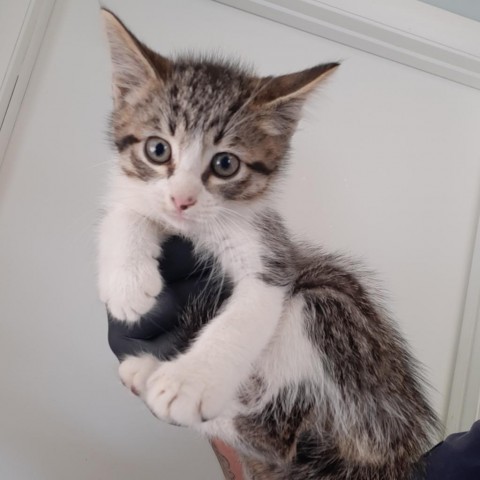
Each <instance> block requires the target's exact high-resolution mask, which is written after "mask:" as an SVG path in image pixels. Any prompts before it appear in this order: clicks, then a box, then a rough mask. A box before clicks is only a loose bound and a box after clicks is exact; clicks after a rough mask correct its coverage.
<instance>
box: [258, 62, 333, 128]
mask: <svg viewBox="0 0 480 480" xmlns="http://www.w3.org/2000/svg"><path fill="white" fill-rule="evenodd" d="M339 65H340V64H339V63H336V62H332V63H324V64H321V65H317V66H315V67H312V68H308V69H306V70H302V71H301V72H295V73H290V74H287V75H281V76H279V77H264V78H261V79H260V84H259V86H258V94H257V95H256V96H255V100H254V104H255V105H256V106H257V107H260V108H261V109H264V110H267V111H268V110H269V111H271V112H272V113H273V114H274V115H275V116H276V117H277V118H276V120H277V122H275V123H276V124H277V126H276V127H274V126H273V125H272V127H273V129H277V130H280V131H281V132H279V133H284V131H285V130H290V129H292V128H294V127H295V125H296V124H297V122H298V120H299V118H300V113H301V108H302V106H303V104H304V102H305V100H306V99H307V97H308V96H309V94H310V93H311V92H313V91H314V90H315V88H316V87H317V86H318V85H319V83H321V82H322V81H323V80H324V79H325V78H326V77H327V76H328V75H329V74H330V73H332V72H333V71H334V70H335V69H336V68H337V67H338V66H339Z"/></svg>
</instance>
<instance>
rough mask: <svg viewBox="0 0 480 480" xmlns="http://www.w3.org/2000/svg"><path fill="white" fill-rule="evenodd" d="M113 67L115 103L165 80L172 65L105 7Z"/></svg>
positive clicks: (105, 21) (105, 19) (104, 16)
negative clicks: (148, 83) (147, 86)
mask: <svg viewBox="0 0 480 480" xmlns="http://www.w3.org/2000/svg"><path fill="white" fill-rule="evenodd" d="M101 12H102V17H103V19H104V23H105V29H106V32H107V37H108V42H109V45H110V55H111V59H112V67H113V79H112V82H113V95H114V100H115V102H116V103H117V102H119V101H120V100H128V96H129V94H130V93H132V92H133V91H135V90H138V89H140V88H141V87H142V86H143V85H145V83H147V82H148V81H149V80H159V81H163V80H165V79H166V78H167V77H168V75H169V72H170V70H171V62H170V60H168V59H167V58H166V57H163V56H161V55H159V54H157V53H155V52H153V51H152V50H150V49H149V48H148V47H147V46H146V45H144V44H143V43H142V42H140V41H139V40H138V39H137V38H136V37H135V35H133V33H132V32H131V31H130V30H129V29H128V28H127V27H126V26H125V25H124V23H123V22H122V21H121V20H120V19H119V18H118V17H117V16H116V15H115V14H114V13H112V12H111V11H110V10H107V9H105V8H102V10H101Z"/></svg>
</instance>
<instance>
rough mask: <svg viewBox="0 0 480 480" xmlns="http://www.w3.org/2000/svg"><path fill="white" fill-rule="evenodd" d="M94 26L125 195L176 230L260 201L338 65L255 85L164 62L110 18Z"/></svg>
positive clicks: (219, 65)
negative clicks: (104, 46) (106, 69)
mask: <svg viewBox="0 0 480 480" xmlns="http://www.w3.org/2000/svg"><path fill="white" fill-rule="evenodd" d="M103 17H104V20H105V24H106V29H107V33H108V39H109V43H110V51H111V57H112V64H113V98H114V110H113V115H112V122H111V134H112V138H113V140H114V143H115V146H116V148H117V150H118V154H119V155H118V158H119V161H120V167H121V172H122V175H124V176H125V181H130V182H131V185H132V190H131V192H130V194H132V192H137V194H138V195H140V196H142V197H143V201H144V202H145V204H148V205H149V208H151V209H152V210H155V212H154V215H155V216H156V217H158V218H159V219H160V220H162V221H164V222H167V223H168V224H170V225H171V226H174V227H176V228H180V229H183V230H185V229H188V227H189V226H193V225H195V224H199V223H203V222H208V220H209V218H211V217H214V216H219V215H220V214H221V213H222V212H225V211H228V209H235V207H236V206H239V205H254V204H255V203H258V202H259V201H261V199H263V198H265V197H266V196H267V195H268V192H269V191H270V190H271V188H272V186H273V184H274V183H275V179H276V178H277V177H278V175H279V172H281V170H282V166H283V165H284V163H285V161H286V157H287V153H288V150H289V144H290V139H291V137H292V134H293V133H294V131H295V127H296V125H297V122H298V120H299V117H300V111H301V107H302V105H303V103H304V101H305V99H306V97H307V96H308V95H309V93H310V92H312V91H313V90H314V88H315V87H316V86H317V85H318V84H319V82H320V81H321V80H322V79H323V78H324V77H325V75H326V74H327V73H328V72H330V71H332V70H333V69H334V68H335V67H337V66H338V64H337V63H327V64H322V65H318V66H315V67H313V68H309V69H307V70H303V71H301V72H298V73H292V74H289V75H282V76H279V77H258V76H255V75H254V74H253V73H252V72H250V71H248V70H247V69H245V68H242V67H239V66H238V65H235V64H232V63H229V62H225V61H219V60H214V59H208V58H190V57H184V58H177V59H174V60H173V59H168V58H166V57H164V56H161V55H159V54H157V53H155V52H153V51H151V50H150V49H149V48H147V47H146V46H145V45H143V44H142V43H141V42H140V41H139V40H137V39H136V38H135V37H134V36H133V34H132V33H131V32H130V31H129V30H127V28H126V27H125V26H124V25H123V24H122V23H121V22H120V21H119V20H118V18H117V17H115V16H114V15H113V14H112V13H111V12H108V11H106V10H103Z"/></svg>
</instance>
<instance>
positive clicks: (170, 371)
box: [144, 360, 233, 426]
mask: <svg viewBox="0 0 480 480" xmlns="http://www.w3.org/2000/svg"><path fill="white" fill-rule="evenodd" d="M212 373H213V372H212V369H211V368H207V366H205V365H202V364H201V362H187V361H178V360H177V361H172V362H165V363H163V364H161V365H160V367H159V368H158V369H157V370H156V371H155V372H154V373H153V374H152V375H151V376H150V377H149V378H148V380H147V385H146V393H145V396H144V399H145V402H146V403H147V405H148V407H149V408H150V410H151V411H152V413H153V414H154V415H155V416H157V417H158V418H160V419H162V420H165V421H167V422H170V423H175V424H178V425H185V426H194V425H198V424H200V423H202V422H204V421H206V420H212V419H213V418H216V417H217V416H218V415H220V414H221V413H222V411H223V410H224V408H225V405H226V404H227V402H228V400H229V399H230V398H231V397H232V396H233V394H231V393H232V392H231V391H230V389H228V388H224V385H223V383H224V382H219V383H218V384H217V385H215V384H214V383H212Z"/></svg>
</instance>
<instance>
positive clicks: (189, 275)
mask: <svg viewBox="0 0 480 480" xmlns="http://www.w3.org/2000/svg"><path fill="white" fill-rule="evenodd" d="M159 268H160V271H161V272H162V277H163V280H164V285H165V286H164V289H163V291H162V293H161V294H160V295H159V296H158V298H157V303H156V305H155V307H154V308H153V309H152V310H151V311H150V312H148V313H147V314H146V315H144V316H143V317H142V318H141V319H140V321H138V322H136V323H134V324H133V325H132V324H127V323H125V322H119V321H117V320H115V319H114V318H113V317H112V316H111V315H110V313H109V312H107V313H108V342H109V344H110V348H111V349H112V351H113V353H114V354H115V355H116V356H117V357H118V359H119V360H121V359H122V358H123V357H125V356H126V355H136V354H140V353H151V354H153V355H155V356H156V357H158V358H159V359H161V360H168V359H170V358H171V357H173V356H175V355H176V354H177V353H178V352H182V351H183V350H185V349H186V347H187V346H188V344H189V341H188V340H189V338H188V336H186V335H185V332H183V331H181V330H182V329H183V328H184V326H183V325H182V324H181V323H180V322H179V319H180V316H181V315H182V313H183V311H184V309H185V307H186V305H187V303H188V302H189V301H190V300H191V299H192V298H193V297H195V295H199V294H203V293H205V292H208V294H209V295H212V296H214V297H217V296H219V298H220V302H221V301H223V300H224V299H225V298H226V297H227V296H228V294H229V292H228V289H227V288H224V289H222V292H220V291H217V292H212V291H211V290H212V288H213V289H215V288H217V289H219V288H220V286H219V285H218V284H215V283H209V285H208V289H206V285H207V282H208V281H209V279H210V275H211V271H212V267H211V265H208V262H202V264H199V263H198V261H197V260H196V259H195V258H194V256H193V246H192V244H191V243H190V242H188V241H186V240H183V239H181V238H179V237H171V238H169V239H168V240H167V241H166V242H165V243H164V245H163V255H162V258H161V260H160V261H159ZM190 340H191V338H190Z"/></svg>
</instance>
